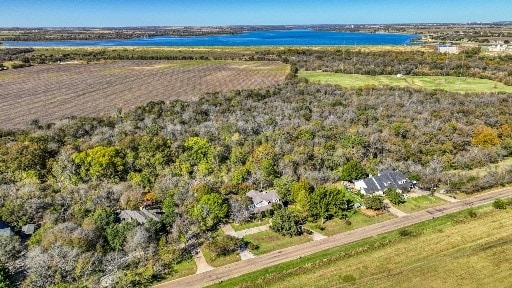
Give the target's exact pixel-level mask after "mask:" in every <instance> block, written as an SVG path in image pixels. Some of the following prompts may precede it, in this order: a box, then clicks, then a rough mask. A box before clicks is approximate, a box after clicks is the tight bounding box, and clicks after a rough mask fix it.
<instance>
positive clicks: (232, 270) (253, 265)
mask: <svg viewBox="0 0 512 288" xmlns="http://www.w3.org/2000/svg"><path fill="white" fill-rule="evenodd" d="M506 197H512V188H510V187H509V188H502V189H498V190H494V191H492V192H489V193H485V194H480V195H477V196H474V197H471V198H467V199H464V200H461V201H458V202H453V203H447V204H445V205H441V206H437V207H434V208H430V209H426V210H423V211H419V212H416V213H412V214H408V215H407V216H404V217H399V218H395V219H392V220H389V221H385V222H381V223H377V224H374V225H369V226H366V227H363V228H359V229H356V230H352V231H348V232H345V233H341V234H337V235H334V236H332V237H328V238H325V239H322V240H318V241H314V242H308V243H304V244H300V245H297V246H294V247H289V248H286V249H282V250H277V251H274V252H270V253H268V254H265V255H261V256H258V257H256V258H252V259H247V260H245V261H240V262H236V263H232V264H229V265H226V266H222V267H219V268H217V269H215V270H211V271H207V272H204V273H201V274H196V275H190V276H187V277H184V278H180V279H176V280H172V281H168V282H165V283H162V284H159V285H156V286H155V287H158V288H164V287H188V288H192V287H202V286H206V285H209V284H213V283H216V282H220V281H222V280H226V279H229V278H233V277H236V276H239V275H242V274H245V273H248V272H252V271H256V270H259V269H261V268H265V267H269V266H273V265H276V264H279V263H283V262H287V261H290V260H294V259H298V258H301V257H303V256H306V255H310V254H313V253H316V252H319V251H322V250H326V249H330V248H333V247H337V246H341V245H345V244H348V243H352V242H355V241H358V240H361V239H365V238H368V237H372V236H375V235H378V234H382V233H386V232H389V231H393V230H396V229H400V228H403V227H406V226H410V225H413V224H416V223H419V222H423V221H426V220H429V219H433V218H436V217H440V216H443V215H446V214H450V213H454V212H457V211H461V210H464V209H467V208H469V207H472V206H479V205H484V204H488V203H491V202H493V201H494V200H495V199H497V198H506Z"/></svg>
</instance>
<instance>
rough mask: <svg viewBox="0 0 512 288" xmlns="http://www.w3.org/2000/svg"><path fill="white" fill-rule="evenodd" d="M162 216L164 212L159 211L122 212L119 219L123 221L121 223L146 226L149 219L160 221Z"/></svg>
mask: <svg viewBox="0 0 512 288" xmlns="http://www.w3.org/2000/svg"><path fill="white" fill-rule="evenodd" d="M161 216H162V211H161V210H159V209H153V210H146V209H140V210H122V211H120V212H119V214H118V217H119V219H121V221H135V222H137V223H139V224H146V222H148V220H149V219H153V220H155V221H158V219H160V217H161Z"/></svg>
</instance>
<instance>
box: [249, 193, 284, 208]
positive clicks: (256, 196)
mask: <svg viewBox="0 0 512 288" xmlns="http://www.w3.org/2000/svg"><path fill="white" fill-rule="evenodd" d="M246 195H247V197H249V198H250V199H251V201H252V204H251V205H249V210H250V211H251V213H259V212H263V211H266V210H268V209H270V208H272V203H281V198H279V195H277V191H275V190H267V191H257V190H251V191H249V192H247V194H246Z"/></svg>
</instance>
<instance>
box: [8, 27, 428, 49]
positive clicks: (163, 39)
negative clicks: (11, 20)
mask: <svg viewBox="0 0 512 288" xmlns="http://www.w3.org/2000/svg"><path fill="white" fill-rule="evenodd" d="M416 38H419V36H418V35H410V34H386V33H363V32H354V33H353V32H334V31H313V30H273V31H248V32H244V33H241V34H235V35H208V36H183V37H181V36H180V37H176V36H160V37H150V38H135V39H119V40H117V39H108V40H72V41H6V42H4V46H7V47H79V46H93V47H108V46H130V47H147V46H161V47H165V46H167V47H172V46H337V45H413V44H414V43H413V42H412V40H413V39H416Z"/></svg>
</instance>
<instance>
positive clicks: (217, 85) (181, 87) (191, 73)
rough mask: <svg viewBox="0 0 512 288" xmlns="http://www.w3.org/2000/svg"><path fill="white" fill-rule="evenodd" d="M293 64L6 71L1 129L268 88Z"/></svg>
mask: <svg viewBox="0 0 512 288" xmlns="http://www.w3.org/2000/svg"><path fill="white" fill-rule="evenodd" d="M288 69H289V67H288V65H285V64H282V63H280V62H248V61H114V62H107V63H94V64H78V63H70V64H54V65H39V66H34V67H29V68H23V69H16V70H7V71H2V72H0V128H20V127H23V126H26V125H27V124H28V123H29V122H30V121H31V120H33V119H39V120H40V121H41V122H42V123H44V122H51V121H54V120H57V119H60V118H63V117H67V116H73V115H76V116H97V115H102V114H110V113H112V112H114V111H115V110H116V109H117V108H122V109H130V108H133V107H135V106H138V105H143V104H145V103H147V102H149V101H159V100H163V101H169V100H173V99H183V100H188V99H195V98H198V97H199V96H200V95H202V94H204V93H206V92H217V91H228V90H235V89H250V88H263V87H268V86H272V85H276V84H278V83H281V82H282V81H284V79H285V77H286V74H287V73H288Z"/></svg>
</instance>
